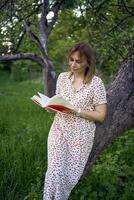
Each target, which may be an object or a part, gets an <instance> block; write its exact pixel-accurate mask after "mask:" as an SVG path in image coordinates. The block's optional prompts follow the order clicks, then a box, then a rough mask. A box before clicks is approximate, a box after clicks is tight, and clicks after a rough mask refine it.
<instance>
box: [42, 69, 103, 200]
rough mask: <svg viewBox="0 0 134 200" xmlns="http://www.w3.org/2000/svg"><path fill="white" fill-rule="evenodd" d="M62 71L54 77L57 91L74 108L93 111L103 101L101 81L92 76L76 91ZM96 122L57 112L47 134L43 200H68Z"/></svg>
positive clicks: (91, 138)
mask: <svg viewBox="0 0 134 200" xmlns="http://www.w3.org/2000/svg"><path fill="white" fill-rule="evenodd" d="M69 74H70V72H63V73H61V74H60V75H59V77H58V80H57V87H56V94H60V95H61V96H63V97H64V98H65V99H66V100H68V101H69V102H70V103H71V104H72V105H74V107H76V108H82V109H85V110H90V111H92V110H94V108H95V105H98V104H104V103H106V102H107V101H106V90H105V87H104V84H103V82H102V80H101V79H100V78H99V77H98V76H94V77H93V79H92V81H91V83H90V84H84V85H83V86H82V87H81V88H79V89H78V90H77V91H76V92H74V88H73V85H72V82H73V76H71V77H70V76H69ZM95 129H96V126H95V123H94V122H91V121H89V120H88V119H84V118H81V117H78V116H76V115H75V114H72V113H69V114H67V113H61V112H57V113H56V115H55V118H54V121H53V124H52V126H51V129H50V132H49V135H48V167H47V172H46V175H45V184H44V194H43V200H67V199H68V197H69V195H70V193H71V190H72V189H73V188H74V186H75V185H76V184H77V182H78V180H79V179H80V177H81V175H82V173H83V170H84V167H85V165H86V162H87V159H88V157H89V154H90V152H91V149H92V146H93V141H94V134H95Z"/></svg>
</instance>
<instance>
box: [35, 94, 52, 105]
mask: <svg viewBox="0 0 134 200" xmlns="http://www.w3.org/2000/svg"><path fill="white" fill-rule="evenodd" d="M38 95H39V96H40V98H41V102H42V104H43V106H46V105H47V104H48V102H49V100H50V98H49V97H47V96H46V95H44V94H42V93H40V92H38Z"/></svg>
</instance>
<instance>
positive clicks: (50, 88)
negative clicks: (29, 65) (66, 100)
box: [43, 60, 56, 97]
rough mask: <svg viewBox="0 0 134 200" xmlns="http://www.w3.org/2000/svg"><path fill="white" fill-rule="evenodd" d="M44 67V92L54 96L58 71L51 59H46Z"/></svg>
mask: <svg viewBox="0 0 134 200" xmlns="http://www.w3.org/2000/svg"><path fill="white" fill-rule="evenodd" d="M44 65H45V66H44V67H43V80H44V94H45V95H47V96H49V97H52V96H53V95H54V94H55V90H56V72H55V70H54V68H53V65H52V63H51V62H50V60H47V61H46V60H45V63H44Z"/></svg>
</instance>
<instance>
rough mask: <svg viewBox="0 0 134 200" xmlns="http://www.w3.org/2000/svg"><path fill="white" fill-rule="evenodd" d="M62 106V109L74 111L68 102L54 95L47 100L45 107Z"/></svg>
mask: <svg viewBox="0 0 134 200" xmlns="http://www.w3.org/2000/svg"><path fill="white" fill-rule="evenodd" d="M54 105H55V106H57V107H58V106H62V107H66V108H68V109H70V110H72V109H74V107H73V105H71V104H70V103H69V101H67V100H66V99H64V98H63V97H62V96H60V95H55V96H53V97H52V98H50V99H49V101H48V103H47V106H51V107H52V106H54Z"/></svg>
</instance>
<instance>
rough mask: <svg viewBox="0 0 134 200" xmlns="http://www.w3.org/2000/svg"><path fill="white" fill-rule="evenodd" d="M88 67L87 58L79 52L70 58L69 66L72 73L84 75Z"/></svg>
mask: <svg viewBox="0 0 134 200" xmlns="http://www.w3.org/2000/svg"><path fill="white" fill-rule="evenodd" d="M87 65H88V63H87V60H86V57H85V56H84V55H83V56H80V53H79V52H78V51H76V52H74V53H73V54H72V55H71V56H70V58H69V66H70V70H71V71H72V72H77V73H84V72H85V69H86V67H87Z"/></svg>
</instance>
